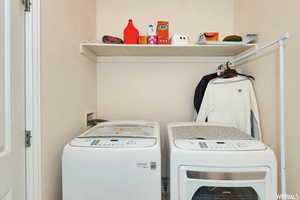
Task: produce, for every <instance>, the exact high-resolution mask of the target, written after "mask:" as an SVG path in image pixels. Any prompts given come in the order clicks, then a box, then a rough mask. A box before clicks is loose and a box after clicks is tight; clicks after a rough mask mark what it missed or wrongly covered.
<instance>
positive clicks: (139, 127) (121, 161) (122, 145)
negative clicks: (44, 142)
mask: <svg viewBox="0 0 300 200" xmlns="http://www.w3.org/2000/svg"><path fill="white" fill-rule="evenodd" d="M62 176H63V200H99V199H107V200H120V199H126V200H141V199H143V200H154V199H155V200H160V199H161V151H160V128H159V125H158V123H156V122H141V121H118V122H105V123H100V124H98V125H97V126H96V127H94V128H92V129H90V130H88V131H86V132H85V133H83V134H82V135H80V136H79V137H77V138H75V139H73V140H72V141H71V142H70V143H68V144H67V145H66V147H65V149H64V152H63V159H62Z"/></svg>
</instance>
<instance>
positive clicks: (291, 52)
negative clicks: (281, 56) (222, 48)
mask: <svg viewBox="0 0 300 200" xmlns="http://www.w3.org/2000/svg"><path fill="white" fill-rule="evenodd" d="M299 6H300V3H299V2H298V1H295V0H286V1H281V0H275V1H274V0H263V1H262V0H251V1H250V0H248V1H241V0H236V1H235V30H236V31H237V32H254V33H258V34H259V38H260V40H259V43H260V44H262V43H266V42H268V41H272V40H274V39H277V38H278V37H280V36H281V35H282V34H283V33H284V32H289V33H290V34H291V39H290V40H289V41H288V43H287V46H286V56H287V57H286V64H287V66H286V79H287V80H286V89H287V92H286V107H287V110H286V118H287V120H286V122H287V124H286V125H287V127H286V132H287V133H286V134H287V136H286V137H287V178H288V192H289V193H298V194H300V187H299V181H300V176H299V172H300V159H299V158H300V157H299V153H298V152H299V140H300V134H299V133H298V132H299V126H298V124H299V122H298V121H297V119H298V118H299V112H300V104H299V102H300V93H299V84H300V82H299V77H298V75H299V74H300V68H299V67H298V65H299V64H298V63H299V55H298V54H299V53H298V52H299V50H298V49H299V46H300V38H299V35H300V26H298V25H297V20H299V19H300V12H299V9H298V8H299ZM278 62H279V60H278V49H273V50H269V51H266V53H265V55H264V56H260V58H258V59H256V60H255V61H254V60H253V61H251V62H249V63H247V64H246V65H245V67H244V70H245V71H246V72H248V73H250V74H254V75H255V77H256V79H257V80H256V84H255V86H256V90H257V97H258V101H259V105H260V112H261V119H262V128H263V131H264V139H265V141H266V142H267V143H268V144H269V145H270V146H272V147H273V148H275V149H276V150H277V152H278V151H279V137H278V134H279V133H278V130H279V124H278V123H279V111H278V103H279V101H278V95H279V94H278V75H279V74H278V73H279V71H278ZM277 155H279V154H278V153H277Z"/></svg>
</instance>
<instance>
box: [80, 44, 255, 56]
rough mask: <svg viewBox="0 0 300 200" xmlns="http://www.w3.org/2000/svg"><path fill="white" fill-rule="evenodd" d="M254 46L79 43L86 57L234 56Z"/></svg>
mask: <svg viewBox="0 0 300 200" xmlns="http://www.w3.org/2000/svg"><path fill="white" fill-rule="evenodd" d="M255 46H256V45H255V44H222V45H196V44H195V45H184V46H175V45H120V44H101V43H81V45H80V47H81V53H82V54H85V55H87V56H205V57H207V56H214V57H218V56H222V57H224V56H226V57H228V56H236V55H239V54H241V53H243V52H245V51H247V50H249V49H251V48H254V47H255Z"/></svg>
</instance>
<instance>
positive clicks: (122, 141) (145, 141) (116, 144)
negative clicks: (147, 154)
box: [70, 137, 156, 148]
mask: <svg viewBox="0 0 300 200" xmlns="http://www.w3.org/2000/svg"><path fill="white" fill-rule="evenodd" d="M155 144H156V139H155V138H109V137H101V138H75V139H74V140H73V141H71V143H70V145H71V146H74V147H76V146H77V147H96V148H145V147H152V146H154V145H155Z"/></svg>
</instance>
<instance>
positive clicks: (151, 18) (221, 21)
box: [97, 0, 234, 40]
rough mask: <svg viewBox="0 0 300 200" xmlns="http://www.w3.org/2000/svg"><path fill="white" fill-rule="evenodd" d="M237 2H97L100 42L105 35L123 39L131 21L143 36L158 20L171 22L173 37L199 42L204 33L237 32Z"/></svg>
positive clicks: (186, 0)
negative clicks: (235, 4) (176, 35)
mask: <svg viewBox="0 0 300 200" xmlns="http://www.w3.org/2000/svg"><path fill="white" fill-rule="evenodd" d="M233 5H234V0H210V1H207V0H163V1H162V0H152V1H141V0H126V1H120V0H110V1H105V0H97V39H101V37H102V36H103V35H105V34H112V35H116V36H119V37H121V38H122V35H123V29H124V28H125V26H126V25H127V23H128V19H133V20H134V24H135V25H136V27H137V28H138V29H139V31H140V34H141V35H143V34H146V33H147V26H148V25H149V24H155V25H156V23H157V21H158V20H168V21H169V22H170V33H171V34H173V33H185V34H189V35H190V36H191V37H192V39H193V40H197V38H198V35H199V33H200V32H205V31H219V32H222V33H231V32H232V31H233V26H234V24H233V21H234V19H233V17H234V12H233V10H234V6H233Z"/></svg>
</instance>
